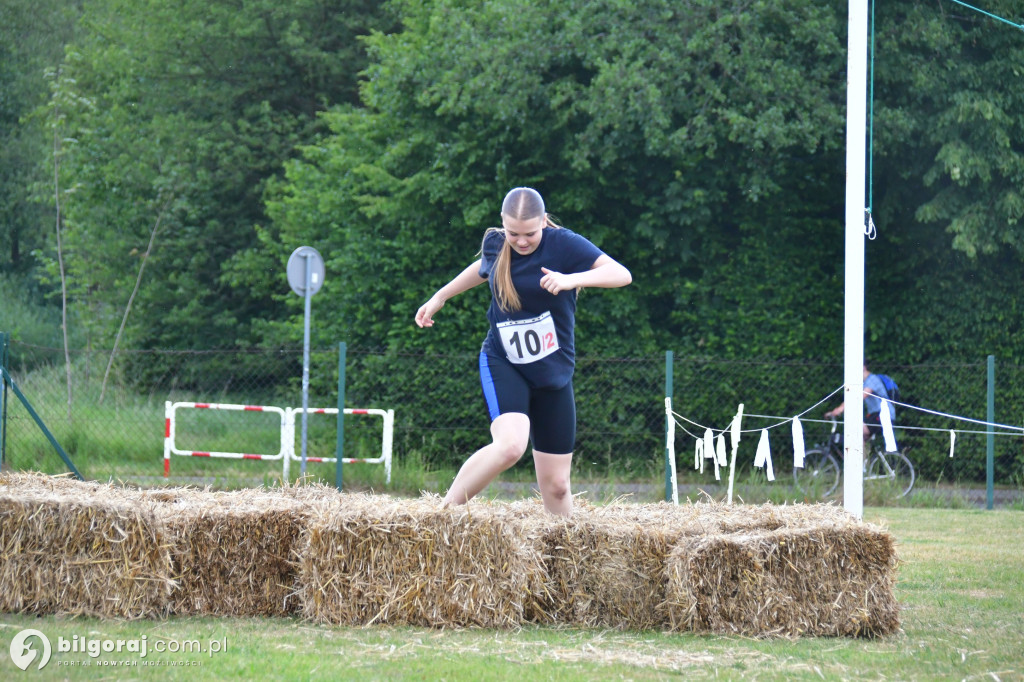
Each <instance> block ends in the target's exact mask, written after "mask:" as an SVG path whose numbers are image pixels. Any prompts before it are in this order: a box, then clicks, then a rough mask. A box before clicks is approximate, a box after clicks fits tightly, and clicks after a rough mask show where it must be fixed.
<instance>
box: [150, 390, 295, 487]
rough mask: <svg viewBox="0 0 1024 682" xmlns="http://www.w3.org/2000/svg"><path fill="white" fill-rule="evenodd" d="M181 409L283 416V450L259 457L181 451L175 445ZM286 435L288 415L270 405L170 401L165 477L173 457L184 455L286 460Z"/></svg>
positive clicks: (166, 420) (166, 419)
mask: <svg viewBox="0 0 1024 682" xmlns="http://www.w3.org/2000/svg"><path fill="white" fill-rule="evenodd" d="M181 408H191V409H197V410H234V411H241V412H273V413H275V414H278V415H280V416H281V448H280V449H279V450H278V452H277V454H276V455H270V454H262V455H259V454H252V453H248V452H216V451H202V450H181V449H179V448H177V447H176V446H175V443H174V436H175V433H176V429H175V423H174V415H175V413H176V412H177V411H178V410H179V409H181ZM286 435H287V413H286V412H285V410H283V409H281V408H280V407H273V406H269V405H232V404H229V403H189V402H180V403H172V402H171V401H169V400H168V401H166V402H165V403H164V477H167V476H169V475H170V473H171V455H184V456H186V457H224V458H228V459H263V460H277V459H285V454H286V453H287V451H288V442H287V440H285V436H286Z"/></svg>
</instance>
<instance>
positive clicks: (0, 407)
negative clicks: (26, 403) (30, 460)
mask: <svg viewBox="0 0 1024 682" xmlns="http://www.w3.org/2000/svg"><path fill="white" fill-rule="evenodd" d="M7 338H8V337H7V332H0V367H2V368H3V369H4V370H6V369H7ZM0 384H3V390H2V391H0V467H2V466H3V463H4V460H5V459H7V382H6V381H5V380H4V378H3V372H0Z"/></svg>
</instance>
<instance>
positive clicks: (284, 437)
mask: <svg viewBox="0 0 1024 682" xmlns="http://www.w3.org/2000/svg"><path fill="white" fill-rule="evenodd" d="M181 408H188V409H200V410H235V411H243V412H273V413H275V414H278V415H280V417H281V422H280V424H281V448H280V450H279V451H278V452H277V454H274V455H271V454H253V453H246V452H216V451H202V450H181V449H179V448H178V447H176V445H175V440H174V439H175V435H176V424H175V414H176V413H177V411H178V410H179V409H181ZM306 412H307V414H334V415H336V414H338V408H336V407H320V408H308V409H307V410H306ZM301 413H302V408H301V407H285V408H280V407H274V406H271V405H234V404H229V403H192V402H177V403H172V402H171V401H169V400H168V401H166V402H165V403H164V477H167V476H169V475H170V473H171V455H183V456H186V457H214V458H217V457H221V458H227V459H259V460H279V459H280V460H283V473H284V479H285V480H288V472H289V464H290V462H291V461H292V460H295V461H297V462H298V461H301V459H302V458H301V457H300V456H299V455H297V454H296V453H295V415H296V414H301ZM345 414H351V415H374V416H378V417H381V418H382V419H383V421H384V424H383V432H382V436H381V454H380V457H374V458H366V459H354V458H350V457H342V459H341V461H342V462H343V463H345V464H383V465H384V472H385V476H386V479H387V482H388V483H390V482H391V454H392V447H393V443H394V430H395V411H394V410H375V409H349V408H345ZM306 461H307V462H337V461H338V460H337V458H336V457H306Z"/></svg>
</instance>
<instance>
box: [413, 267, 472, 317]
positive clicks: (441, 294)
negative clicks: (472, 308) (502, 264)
mask: <svg viewBox="0 0 1024 682" xmlns="http://www.w3.org/2000/svg"><path fill="white" fill-rule="evenodd" d="M486 281H487V279H486V278H484V277H481V276H480V260H479V259H477V261H476V262H474V263H473V264H472V265H470V266H469V267H468V268H466V269H465V270H463V271H462V272H460V273H459V274H458V275H456V276H455V279H453V280H452V281H450V282H448V284H445V285H444V286H443V287H441V288H440V289H438V290H437V293H435V294H434V295H433V296H431V297H430V300H429V301H427V302H426V303H424V304H423V305H421V306H420V309H419V310H417V311H416V324H417V325H419V326H420V327H433V326H434V314H435V313H437V311H438V310H440V309H441V308H443V307H444V304H445V301H447V300H448V299H449V298H451V297H452V296H457V295H459V294H461V293H462V292H463V291H469V290H470V289H472V288H473V287H475V286H478V285H480V284H483V283H484V282H486Z"/></svg>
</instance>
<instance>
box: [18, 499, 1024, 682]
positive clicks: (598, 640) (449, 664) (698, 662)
mask: <svg viewBox="0 0 1024 682" xmlns="http://www.w3.org/2000/svg"><path fill="white" fill-rule="evenodd" d="M864 518H865V520H867V521H870V522H873V523H877V524H881V525H883V526H885V527H887V528H888V529H889V531H890V532H891V533H892V534H893V535H894V536H895V537H896V540H897V547H898V551H899V554H900V557H901V560H902V563H901V566H900V568H899V574H898V576H899V577H898V582H897V586H896V595H897V598H898V600H899V602H900V604H901V606H902V608H903V611H902V619H903V628H902V632H900V633H899V634H897V635H894V636H892V637H889V638H883V639H875V640H860V639H835V638H808V639H797V640H785V639H783V640H751V639H747V638H740V637H719V636H697V635H691V634H671V633H665V632H617V631H608V630H581V629H556V628H547V627H536V626H530V627H525V628H523V629H521V630H517V631H504V630H502V631H495V630H481V629H464V630H431V629H422V628H409V627H388V626H373V627H356V628H352V627H332V626H319V625H311V624H308V623H304V622H302V621H301V620H299V619H297V618H296V619H291V618H278V619H239V618H171V619H167V620H162V621H133V622H124V621H100V620H95V619H90V618H58V617H52V616H46V617H33V616H21V615H3V616H0V652H2V655H0V678H3V679H18V677H17V675H23V676H24V678H25V679H34V680H36V679H38V680H58V679H71V680H79V679H90V680H95V679H125V678H131V679H160V680H164V679H171V680H176V679H181V680H186V679H188V680H191V679H196V678H197V674H198V678H200V679H203V678H205V679H225V678H231V679H257V678H258V679H270V680H291V679H304V680H353V679H358V680H360V681H364V682H365V681H370V680H508V679H520V680H580V681H583V680H594V679H602V680H604V679H610V680H619V679H622V680H627V679H628V680H667V679H698V680H699V679H757V680H790V679H798V680H820V679H828V680H841V679H857V680H861V679H864V680H876V679H897V680H937V679H949V680H1003V681H1005V680H1022V679H1024V619H1022V617H1021V616H1022V614H1024V562H1022V561H1021V556H1022V554H1024V531H1022V528H1024V513H1021V512H1011V511H995V512H986V511H964V510H934V509H914V508H884V509H880V508H868V509H867V510H866V511H865V516H864ZM24 628H35V629H37V630H40V631H42V632H43V633H45V634H46V635H47V636H48V637H49V638H50V639H51V640H52V641H54V642H56V638H57V637H58V636H59V637H64V638H65V639H68V640H70V639H72V638H73V636H75V635H78V636H80V637H89V638H96V639H104V638H105V639H111V640H116V639H126V640H127V639H139V638H141V637H142V636H146V637H147V640H148V642H150V647H151V648H152V646H153V644H152V643H153V642H155V641H157V640H158V639H162V640H165V641H168V642H184V641H198V642H199V643H200V644H201V645H204V646H206V647H209V646H210V645H211V643H212V642H213V641H214V640H217V641H219V642H222V643H223V644H224V645H225V647H224V651H222V652H219V653H214V654H212V655H211V654H207V653H197V654H190V653H181V652H179V653H176V654H172V653H165V654H157V653H152V652H151V653H150V655H149V656H148V657H147V660H149V661H151V662H155V663H164V664H167V663H171V664H176V665H175V666H173V667H171V666H166V665H160V666H151V667H150V666H147V667H135V668H129V669H127V670H118V669H112V668H102V667H97V666H96V665H95V664H94V665H91V666H89V667H68V666H60V665H58V662H59V661H63V662H68V661H77V662H84V661H87V660H89V661H92V660H93V659H91V658H90V657H89V656H88V655H87V654H85V653H81V654H73V653H55V654H54V659H52V660H51V662H50V663H49V665H48V666H47V667H46V668H45V669H44V670H42V671H36V670H33V671H31V672H27V673H22V672H21V671H20V670H17V669H16V668H15V667H14V666H13V664H12V663H11V661H10V659H9V657H8V656H7V653H6V652H7V651H8V648H9V644H10V640H11V638H12V637H13V636H14V635H15V634H16V633H17V632H18V631H20V630H21V629H24ZM95 660H96V661H104V660H105V661H108V662H110V661H133V660H134V661H140V660H141V659H139V657H138V656H137V655H134V654H133V655H127V654H122V655H117V654H114V653H110V654H102V653H101V654H100V655H99V656H98V657H97V658H96V659H95ZM182 663H191V664H200V665H192V666H189V667H181V664H182Z"/></svg>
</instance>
